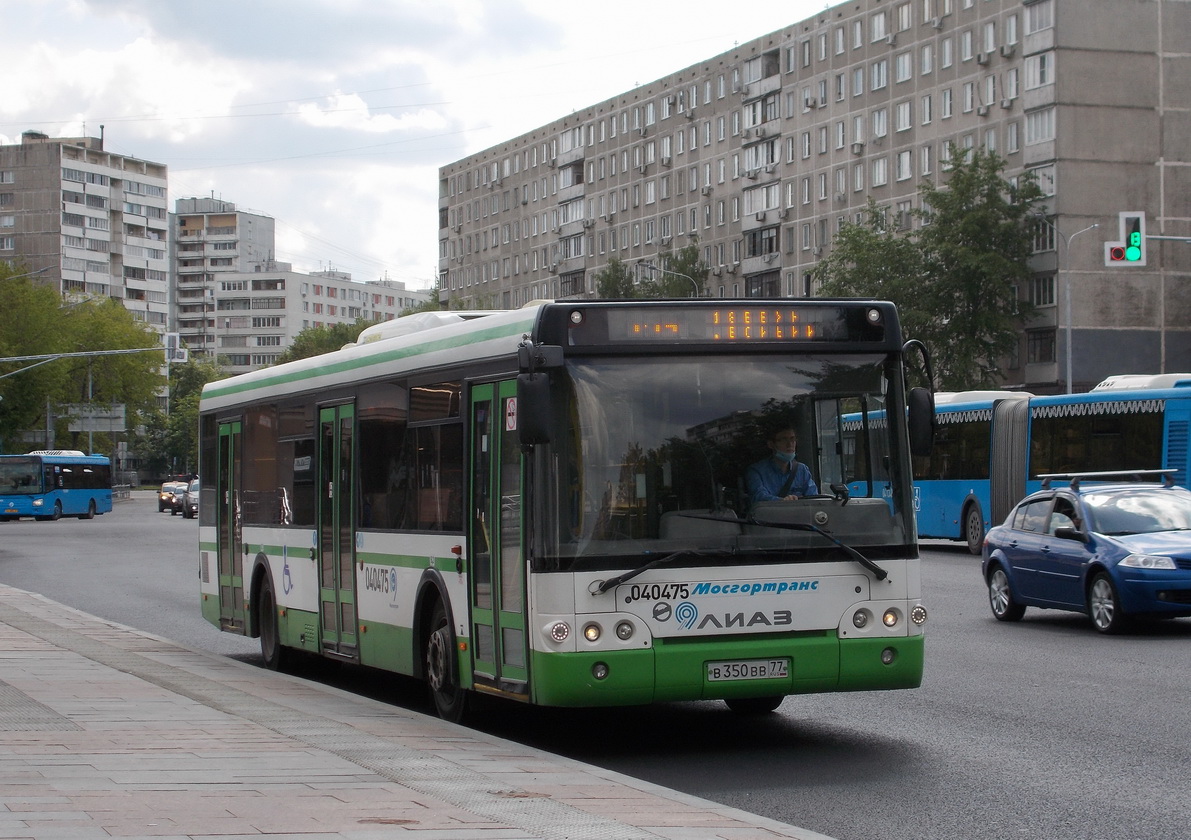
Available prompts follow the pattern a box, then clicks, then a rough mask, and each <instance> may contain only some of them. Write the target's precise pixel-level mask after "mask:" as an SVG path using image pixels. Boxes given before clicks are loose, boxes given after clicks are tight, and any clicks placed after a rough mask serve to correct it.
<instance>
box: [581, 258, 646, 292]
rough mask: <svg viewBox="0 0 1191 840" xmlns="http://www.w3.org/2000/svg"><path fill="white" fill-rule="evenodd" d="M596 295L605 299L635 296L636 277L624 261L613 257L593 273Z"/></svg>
mask: <svg viewBox="0 0 1191 840" xmlns="http://www.w3.org/2000/svg"><path fill="white" fill-rule="evenodd" d="M592 279H594V280H595V288H596V295H597V296H599V297H601V298H604V299H605V300H628V299H631V298H635V297H637V296H638V295H637V286H636V282H635V281H636V278H635V277H634V276H633V272H632V271H630V270H629V267H628V266H627V265H625V263H624V261H622V260H620V259H618V258H617V257H613V258H612V259H610V260H608V264H607V265H606V266H604V268H602V269H601V270H599V271H597V272H596V273H595V276H594V277H593V278H592Z"/></svg>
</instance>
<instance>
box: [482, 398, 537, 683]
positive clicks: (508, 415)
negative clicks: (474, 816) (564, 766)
mask: <svg viewBox="0 0 1191 840" xmlns="http://www.w3.org/2000/svg"><path fill="white" fill-rule="evenodd" d="M516 395H517V383H516V382H515V381H512V380H510V381H506V382H500V383H497V384H490V385H479V386H476V387H474V388H473V389H472V392H471V419H472V424H471V428H472V440H471V458H472V470H471V472H472V486H471V507H470V510H471V514H472V515H471V516H470V526H469V527H470V533H469V535H468V536H469V539H468V545H469V547H470V549H469V550H470V554H471V572H472V574H471V596H470V597H471V614H472V628H471V630H472V653H473V656H474V673H475V676H476V680H477V682H478V683H480V684H485V685H489V686H491V687H492V688H495V689H497V690H499V691H500V692H501V693H504V694H512V695H515V696H520V697H527V696H528V693H529V670H528V667H527V665H526V658H527V656H528V650H527V645H526V637H525V626H526V617H525V606H526V605H525V561H524V556H525V555H524V553H523V552H522V550H521V444H520V440H519V438H518V436H517V396H516Z"/></svg>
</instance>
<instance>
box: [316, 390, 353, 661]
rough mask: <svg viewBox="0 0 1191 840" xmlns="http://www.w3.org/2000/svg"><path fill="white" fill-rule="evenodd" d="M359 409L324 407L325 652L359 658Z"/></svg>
mask: <svg viewBox="0 0 1191 840" xmlns="http://www.w3.org/2000/svg"><path fill="white" fill-rule="evenodd" d="M355 417H356V412H355V406H354V405H351V404H346V405H334V406H325V407H322V408H320V409H319V413H318V420H319V453H318V454H319V461H318V463H319V466H318V470H319V473H318V475H319V485H318V486H319V501H318V555H319V573H318V576H319V603H320V613H321V616H320V620H319V624H320V625H321V641H322V652H323V653H326V654H331V655H333V656H338V657H347V658H351V659H355V658H357V656H358V642H357V637H356V586H355V581H356V576H355V572H354V570H353V568H352V564H353V562H354V560H355V516H354V510H355V508H354V504H353V502H354V488H355V473H356V459H355V442H354V441H355V438H354V435H353V431H354V429H355Z"/></svg>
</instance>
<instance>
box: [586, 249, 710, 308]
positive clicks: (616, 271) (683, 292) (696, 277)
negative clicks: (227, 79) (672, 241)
mask: <svg viewBox="0 0 1191 840" xmlns="http://www.w3.org/2000/svg"><path fill="white" fill-rule="evenodd" d="M651 266H652V268H651ZM707 274H708V268H707V263H705V262H703V258H702V257H700V256H699V246H698V244H697V243H692V244H690V245H687V246H685V247H683V248H680V249H679V250H678V251H663V252H662V253H660V254H658V256H657V259H656V260H653V261H650V262H646V263H644V264H642V265H640V266H636V267H634V266H629V265H628V264H626V263H624V262H623V261H621V260H619V259H617V258H616V257H613V258H612V259H610V260H609V261H608V264H607V265H606V266H605V267H604V268H603V269H602V270H600V271H598V272H596V274H595V276H594V278H593V279H594V280H595V287H596V294H597V295H598V296H599V297H601V298H604V299H605V300H630V299H633V298H681V297H693V296H695V295H696V293H698V295H699V296H702V295H703V293H704V290H705V288H706V286H707ZM638 277H640V280H638Z"/></svg>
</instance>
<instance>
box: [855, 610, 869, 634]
mask: <svg viewBox="0 0 1191 840" xmlns="http://www.w3.org/2000/svg"><path fill="white" fill-rule="evenodd" d="M871 617H872V616H870V615H869V612H868V610H857V611H856V612H854V613H852V626H853V627H855V628H856V629H857V630H861V629H863V628H865V627H867V626H868V620H869V619H870V618H871Z"/></svg>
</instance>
